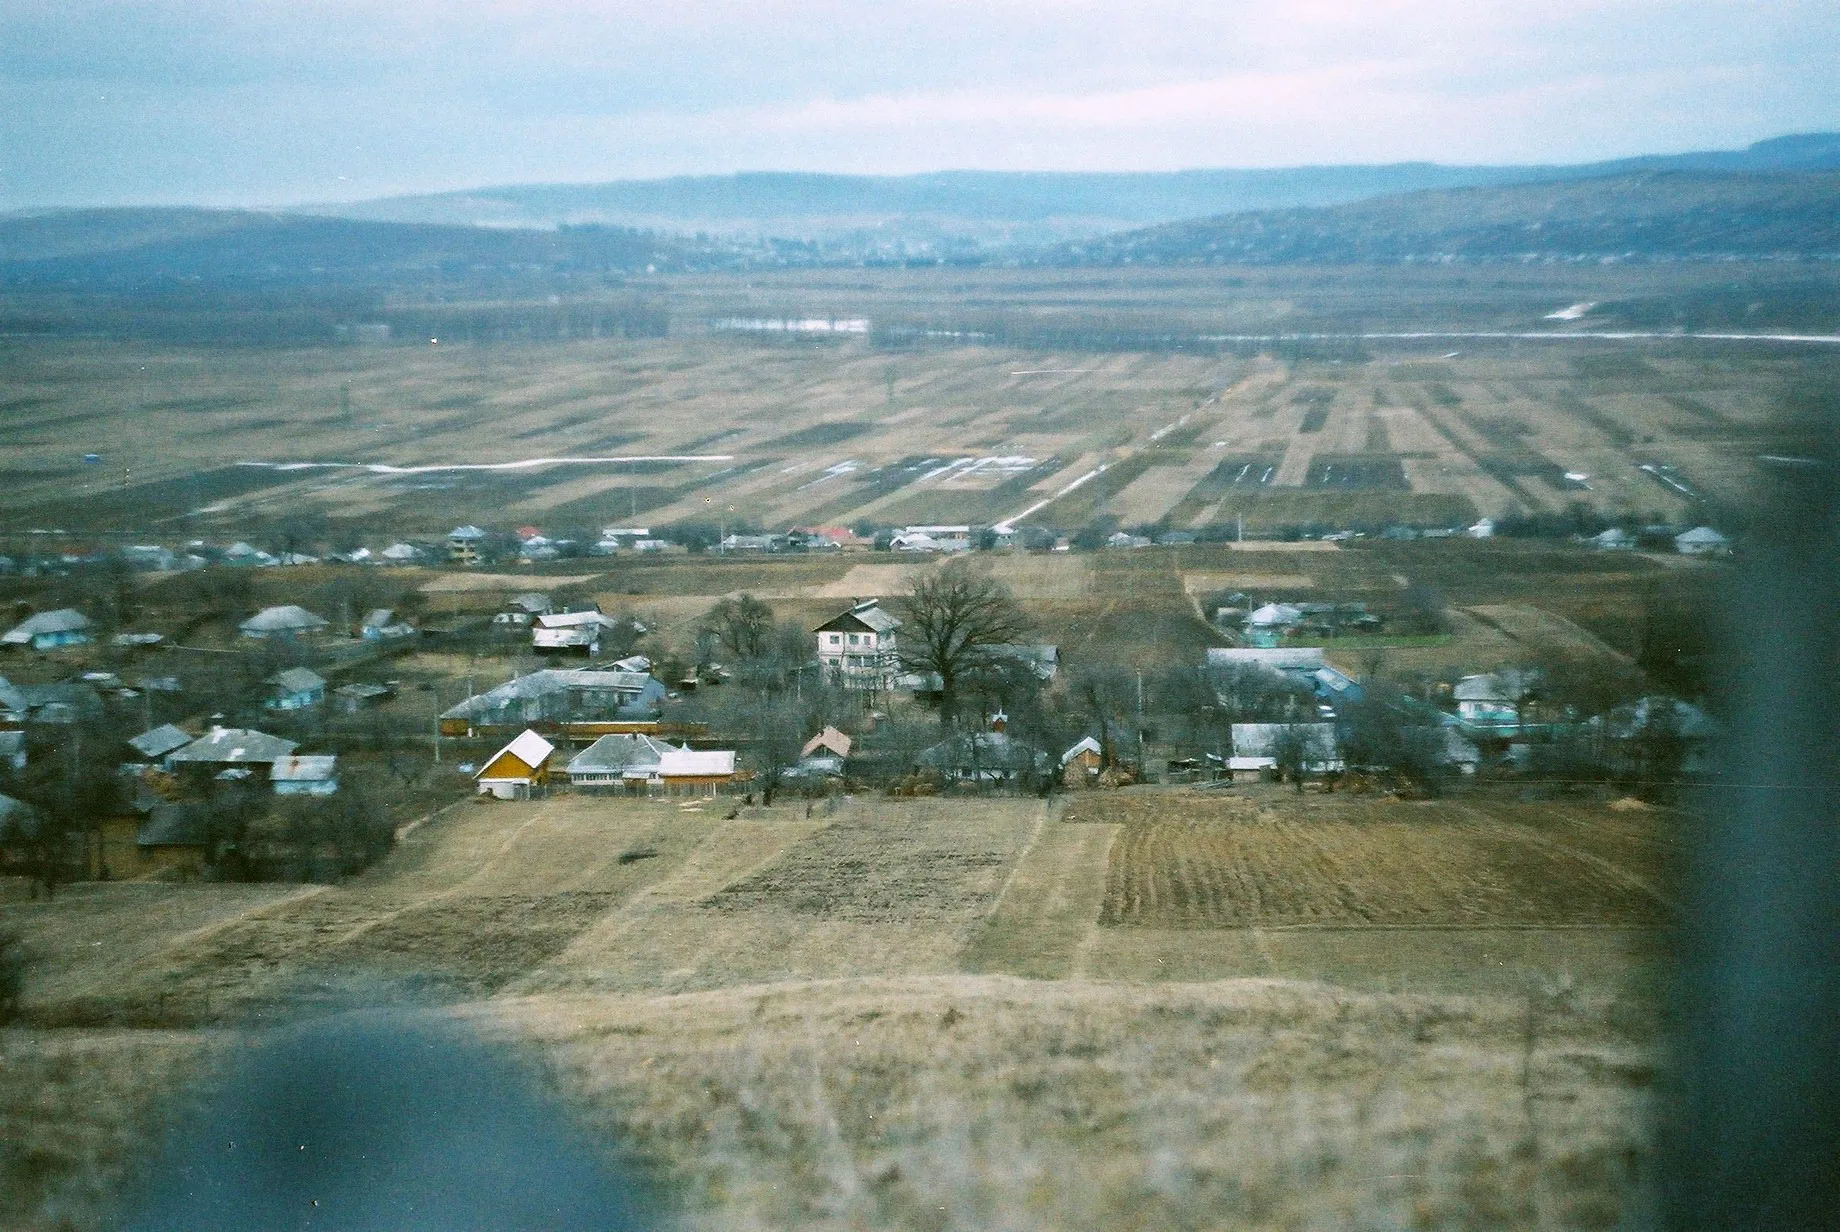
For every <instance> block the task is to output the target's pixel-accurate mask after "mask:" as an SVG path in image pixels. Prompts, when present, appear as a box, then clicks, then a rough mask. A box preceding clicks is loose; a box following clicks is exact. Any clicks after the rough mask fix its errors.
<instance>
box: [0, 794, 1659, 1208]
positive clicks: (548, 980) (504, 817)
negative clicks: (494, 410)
mask: <svg viewBox="0 0 1840 1232" xmlns="http://www.w3.org/2000/svg"><path fill="white" fill-rule="evenodd" d="M729 808H730V806H729V805H728V804H726V803H725V802H724V803H717V804H701V805H698V804H690V805H676V804H666V803H647V802H634V801H627V800H613V799H598V798H584V797H567V796H564V797H558V798H555V799H551V800H548V801H540V802H533V803H528V804H476V803H471V802H468V803H465V804H460V805H455V806H452V807H450V808H449V809H448V810H446V811H445V812H443V813H442V814H440V815H439V816H437V817H436V818H435V819H434V820H432V821H430V822H428V823H427V824H425V825H423V826H421V827H420V828H418V829H417V830H415V831H414V832H413V833H412V834H411V835H410V837H409V838H408V839H407V840H406V841H405V842H404V844H403V845H402V846H401V848H400V849H399V850H398V851H397V852H396V853H395V854H393V855H392V856H391V857H390V858H389V859H388V860H386V861H385V862H384V863H383V864H382V865H380V866H378V867H377V868H375V869H373V870H371V871H370V872H367V873H366V874H364V875H362V876H360V877H358V878H356V879H354V880H352V881H351V882H349V883H347V884H344V885H339V886H324V887H279V886H277V887H230V886H212V885H130V884H115V885H90V886H83V887H78V888H75V889H73V890H71V891H69V892H66V893H64V894H60V896H59V897H58V899H57V900H55V901H54V902H49V903H46V902H38V903H30V904H26V903H21V904H13V905H9V906H6V907H4V908H0V922H4V923H5V924H7V925H9V926H14V927H18V928H21V929H22V930H23V931H24V932H25V933H26V935H27V937H28V940H29V941H30V943H31V944H32V945H33V946H34V947H35V949H36V951H37V953H38V955H39V961H38V963H37V965H36V967H35V968H34V970H33V974H32V979H31V982H30V984H29V986H28V990H27V1000H26V1011H27V1022H28V1024H29V1025H27V1026H25V1027H16V1028H11V1029H8V1030H7V1031H5V1032H4V1033H0V1055H4V1057H5V1060H6V1064H7V1066H8V1069H9V1072H11V1073H14V1074H18V1075H22V1076H24V1077H26V1078H28V1079H29V1080H30V1081H31V1082H32V1083H33V1084H34V1085H33V1088H32V1089H33V1091H34V1094H33V1095H32V1096H31V1097H30V1098H26V1097H24V1096H21V1095H18V1094H15V1095H14V1096H12V1097H10V1098H9V1099H0V1140H3V1141H5V1142H6V1143H8V1147H7V1148H6V1150H5V1152H0V1168H3V1169H4V1182H5V1183H3V1184H0V1191H4V1192H5V1193H6V1194H7V1195H8V1197H7V1199H6V1202H7V1203H8V1205H6V1206H4V1207H0V1215H3V1216H4V1219H5V1220H6V1221H8V1222H11V1223H19V1224H31V1223H33V1222H34V1221H40V1222H42V1221H45V1220H47V1219H49V1218H53V1217H54V1216H55V1217H68V1218H69V1219H70V1220H71V1221H72V1223H73V1225H74V1226H77V1227H91V1226H98V1225H99V1224H100V1223H101V1221H103V1220H104V1219H105V1217H106V1216H107V1214H108V1212H109V1210H110V1209H111V1207H112V1204H113V1203H115V1202H117V1201H119V1200H120V1195H121V1194H122V1193H124V1192H127V1191H131V1189H132V1184H133V1178H134V1168H133V1163H134V1160H135V1159H136V1158H137V1157H138V1156H139V1155H141V1154H142V1153H143V1151H144V1144H145V1142H146V1141H147V1140H148V1138H149V1137H150V1136H152V1135H154V1134H156V1133H157V1132H158V1130H159V1126H160V1125H161V1124H162V1123H164V1122H163V1118H164V1117H166V1116H170V1115H173V1114H174V1110H175V1109H176V1108H179V1107H183V1106H184V1105H183V1103H182V1102H181V1103H178V1104H175V1103H173V1102H172V1097H173V1092H175V1091H176V1090H178V1089H180V1088H181V1086H184V1087H185V1088H186V1089H191V1090H203V1089H206V1088H204V1087H199V1086H198V1085H197V1083H196V1080H195V1078H194V1075H203V1074H208V1073H209V1072H212V1067H213V1065H214V1064H215V1062H214V1060H213V1058H223V1057H227V1056H229V1055H230V1054H231V1052H232V1051H233V1050H234V1049H235V1047H236V1041H237V1040H238V1039H240V1038H242V1036H243V1033H245V1032H247V1031H249V1030H251V1029H254V1028H258V1027H259V1026H260V1025H261V1024H264V1023H269V1022H278V1021H287V1020H290V1019H292V1018H293V1017H295V1016H297V1015H298V1014H300V1013H302V1012H307V1011H311V1010H313V1009H315V1008H316V1007H317V1008H322V1009H323V1008H336V1007H337V1006H340V1005H344V1004H351V1003H353V1002H361V1003H368V1002H371V1001H375V1000H377V999H379V998H382V999H386V1000H392V1001H403V1000H408V1001H410V1002H412V1003H413V1002H420V1003H424V1004H428V1003H432V1004H437V1005H444V1006H447V1007H449V1008H448V1009H447V1011H445V1012H449V1013H454V1014H458V1015H459V1016H460V1017H461V1018H462V1019H464V1020H465V1021H468V1022H471V1023H473V1024H475V1025H476V1026H478V1027H479V1029H480V1030H482V1031H484V1032H486V1033H487V1034H488V1035H490V1036H492V1037H494V1038H501V1039H504V1040H506V1041H508V1042H510V1043H512V1044H513V1045H515V1046H516V1047H519V1048H532V1049H534V1050H535V1052H534V1054H533V1055H535V1056H537V1057H539V1058H540V1059H541V1060H542V1062H543V1064H545V1065H547V1066H548V1067H549V1068H550V1070H551V1072H552V1073H553V1074H554V1075H555V1076H556V1084H555V1085H556V1089H557V1090H558V1091H559V1092H561V1093H562V1095H563V1098H564V1099H565V1102H567V1103H568V1104H570V1106H571V1107H573V1108H574V1109H575V1110H576V1112H577V1113H578V1114H579V1115H580V1116H582V1117H584V1118H585V1119H586V1120H587V1121H588V1123H589V1124H590V1125H593V1126H596V1127H599V1128H600V1129H601V1130H603V1131H605V1132H606V1133H608V1134H609V1135H610V1136H611V1137H610V1141H612V1140H614V1139H617V1140H618V1141H621V1142H623V1143H625V1144H627V1145H629V1146H631V1147H633V1148H635V1149H637V1150H638V1151H639V1152H640V1154H641V1155H642V1157H643V1158H645V1159H647V1160H649V1161H650V1162H651V1163H652V1164H654V1165H655V1166H657V1167H658V1168H660V1169H661V1170H662V1172H663V1174H664V1175H665V1176H666V1177H668V1178H669V1179H670V1183H671V1185H672V1186H673V1192H675V1193H677V1194H678V1195H679V1197H680V1201H681V1204H682V1206H683V1209H684V1211H685V1212H686V1217H687V1218H688V1219H690V1221H691V1223H692V1224H694V1225H696V1226H705V1225H706V1226H711V1227H717V1226H723V1227H727V1226H736V1225H737V1224H754V1225H757V1226H765V1227H780V1226H823V1227H829V1226H835V1227H840V1228H841V1227H871V1228H881V1227H887V1228H928V1229H940V1228H961V1227H962V1228H970V1227H988V1226H992V1225H993V1224H998V1223H1000V1224H1003V1225H1005V1226H1014V1227H1041V1228H1048V1227H1098V1226H1105V1225H1107V1224H1109V1223H1111V1222H1114V1221H1115V1220H1117V1219H1119V1218H1124V1217H1125V1215H1126V1213H1127V1212H1136V1214H1135V1215H1133V1216H1132V1218H1133V1219H1134V1221H1135V1222H1134V1226H1141V1227H1146V1228H1164V1227H1168V1228H1175V1227H1186V1226H1194V1225H1195V1224H1196V1223H1208V1222H1219V1221H1220V1220H1222V1219H1225V1220H1227V1221H1228V1222H1234V1223H1236V1224H1238V1225H1240V1226H1271V1227H1280V1226H1283V1227H1315V1226H1322V1227H1328V1226H1338V1225H1340V1224H1342V1223H1344V1222H1346V1220H1347V1219H1349V1218H1353V1217H1355V1213H1356V1212H1360V1217H1361V1218H1365V1219H1368V1220H1369V1221H1372V1220H1376V1219H1377V1220H1379V1221H1381V1222H1382V1223H1386V1222H1389V1221H1392V1222H1398V1223H1406V1224H1411V1225H1413V1226H1423V1227H1451V1228H1457V1227H1471V1226H1477V1221H1478V1220H1481V1221H1483V1222H1493V1223H1495V1224H1497V1225H1498V1226H1504V1227H1522V1226H1526V1227H1532V1226H1535V1225H1536V1223H1537V1224H1540V1225H1541V1226H1558V1227H1568V1228H1569V1227H1579V1228H1599V1227H1609V1226H1611V1225H1612V1224H1613V1223H1614V1222H1615V1221H1616V1219H1617V1218H1619V1217H1620V1216H1621V1214H1622V1212H1624V1211H1626V1210H1628V1209H1630V1207H1629V1204H1630V1203H1632V1202H1635V1203H1640V1202H1641V1201H1643V1198H1642V1197H1641V1195H1642V1193H1643V1186H1644V1184H1645V1183H1646V1182H1645V1178H1646V1175H1647V1173H1646V1169H1647V1168H1648V1167H1649V1166H1650V1162H1649V1161H1650V1158H1651V1157H1650V1155H1649V1147H1648V1145H1647V1139H1646V1132H1647V1131H1646V1129H1645V1125H1646V1120H1645V1118H1646V1117H1647V1115H1648V1113H1647V1108H1648V1100H1649V1094H1648V1087H1649V1084H1650V1082H1651V1080H1652V1076H1653V1074H1654V1067H1655V1065H1656V1060H1655V1049H1654V1034H1653V1033H1654V1010H1653V999H1652V994H1651V992H1650V980H1651V977H1652V973H1653V971H1654V970H1655V968H1654V963H1655V961H1656V959H1657V955H1658V953H1659V949H1658V941H1657V936H1658V934H1657V926H1658V924H1659V923H1660V921H1661V920H1662V919H1663V917H1664V915H1665V911H1666V907H1665V900H1666V894H1667V892H1668V890H1667V880H1666V877H1667V863H1668V860H1667V852H1668V850H1669V848H1668V840H1667V829H1668V823H1667V820H1666V818H1665V817H1664V816H1662V815H1658V814H1655V813H1644V812H1616V811H1612V810H1608V809H1605V808H1603V807H1602V806H1601V805H1581V804H1572V805H1560V804H1518V803H1506V802H1496V801H1491V800H1482V799H1465V800H1462V801H1450V802H1433V803H1431V804H1423V805H1421V804H1399V803H1395V802H1389V801H1384V800H1380V799H1375V798H1371V797H1359V798H1357V797H1348V796H1342V795H1337V796H1322V795H1318V794H1316V793H1310V794H1308V795H1305V796H1296V795H1294V794H1292V793H1290V792H1289V791H1288V789H1277V788H1263V787H1250V788H1244V789H1238V790H1236V792H1235V793H1234V794H1233V795H1232V796H1230V797H1228V798H1225V799H1222V798H1220V797H1218V796H1214V795H1208V794H1202V793H1196V792H1192V791H1187V790H1180V789H1137V790H1133V791H1130V792H1125V793H1107V794H1103V795H1100V794H1093V795H1080V796H1075V797H1071V798H1062V799H1060V800H1056V801H1053V802H1043V801H1039V800H1016V799H1007V800H1006V799H989V800H968V801H960V800H952V801H942V800H916V801H895V800H883V799H873V798H860V799H854V800H848V801H844V802H842V803H840V804H837V805H835V806H830V807H826V806H823V805H820V806H819V807H818V808H817V809H816V810H815V811H813V812H812V813H811V814H810V815H808V814H807V811H806V809H805V807H804V805H803V804H802V803H801V804H799V805H781V806H776V807H774V808H773V809H764V808H759V807H743V808H741V809H740V810H739V812H738V815H737V816H735V817H733V818H725V817H724V815H723V814H724V812H726V811H728V810H729ZM1529 1014H1536V1015H1537V1016H1538V1026H1537V1033H1536V1037H1535V1038H1534V1039H1533V1041H1532V1043H1531V1044H1529V1043H1528V1038H1527V1034H1526V1032H1527V1029H1528V1028H1527V1023H1528V1015H1529ZM72 1058H81V1059H80V1060H77V1059H72ZM1530 1083H1531V1084H1533V1088H1534V1089H1533V1090H1532V1091H1531V1092H1530V1089H1529V1086H1528V1084H1530ZM11 1089H12V1090H14V1091H15V1092H17V1091H18V1090H19V1088H18V1086H17V1085H16V1084H15V1085H12V1086H11ZM103 1090H107V1091H108V1095H107V1097H106V1098H103V1097H100V1095H99V1092H101V1091H103ZM1054 1178H1060V1179H1058V1180H1056V1179H1054ZM1069 1178H1077V1180H1072V1182H1071V1183H1068V1181H1069Z"/></svg>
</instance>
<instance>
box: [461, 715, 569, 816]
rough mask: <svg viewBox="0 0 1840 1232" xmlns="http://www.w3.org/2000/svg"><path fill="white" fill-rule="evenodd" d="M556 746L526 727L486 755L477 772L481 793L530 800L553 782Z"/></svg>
mask: <svg viewBox="0 0 1840 1232" xmlns="http://www.w3.org/2000/svg"><path fill="white" fill-rule="evenodd" d="M555 755H556V746H555V745H553V744H551V743H550V742H549V741H547V740H545V739H544V738H543V737H541V736H539V735H537V733H536V732H534V731H531V730H529V729H528V728H526V729H525V730H524V731H522V732H520V733H519V734H518V736H517V737H516V738H515V739H514V740H512V741H511V743H510V744H507V745H506V746H505V747H504V748H502V749H500V750H499V751H498V752H496V753H494V754H492V756H491V757H489V758H487V759H486V763H485V765H483V766H481V767H480V768H479V769H478V771H477V772H475V773H474V775H473V780H474V781H475V782H476V783H478V784H479V794H480V795H482V796H491V797H493V798H494V799H498V800H528V799H530V798H531V797H532V796H535V795H541V794H542V792H543V791H544V789H545V788H547V787H548V786H549V773H550V761H551V759H552V758H554V757H555Z"/></svg>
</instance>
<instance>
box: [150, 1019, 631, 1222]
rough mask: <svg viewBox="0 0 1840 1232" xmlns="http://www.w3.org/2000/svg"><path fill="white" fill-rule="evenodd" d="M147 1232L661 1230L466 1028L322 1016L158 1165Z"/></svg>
mask: <svg viewBox="0 0 1840 1232" xmlns="http://www.w3.org/2000/svg"><path fill="white" fill-rule="evenodd" d="M148 1175H149V1176H150V1178H151V1179H152V1183H151V1185H150V1186H149V1189H148V1191H147V1192H146V1193H145V1194H144V1195H143V1198H142V1201H141V1203H140V1204H139V1207H138V1209H137V1211H136V1213H135V1215H134V1216H133V1217H132V1218H130V1219H129V1220H128V1221H127V1222H126V1223H125V1224H124V1225H122V1226H123V1227H125V1228H127V1229H131V1230H132V1232H168V1230H170V1232H199V1230H201V1229H214V1230H216V1232H243V1230H248V1232H257V1230H258V1229H260V1230H263V1232H272V1230H278V1229H339V1230H341V1232H343V1230H348V1229H367V1230H368V1229H376V1230H377V1232H385V1230H407V1229H426V1230H428V1232H461V1230H472V1229H478V1230H479V1232H487V1230H492V1232H508V1230H512V1229H556V1230H558V1232H560V1230H562V1229H569V1230H571V1232H572V1230H575V1229H596V1230H597V1232H598V1230H603V1229H604V1230H608V1232H615V1230H620V1229H638V1228H649V1227H654V1226H656V1224H657V1220H656V1218H655V1217H654V1216H653V1211H654V1207H653V1204H652V1202H651V1200H650V1198H649V1196H648V1195H647V1194H646V1193H644V1192H643V1189H642V1186H641V1184H640V1183H639V1181H638V1178H637V1176H636V1174H634V1173H632V1172H625V1173H622V1171H621V1170H620V1169H619V1168H618V1166H617V1165H613V1164H610V1163H608V1162H607V1160H606V1159H605V1158H604V1156H603V1155H602V1153H600V1152H598V1151H596V1150H595V1149H594V1147H593V1145H592V1144H591V1143H590V1142H588V1140H587V1139H586V1138H585V1137H584V1136H582V1135H578V1134H575V1133H573V1132H571V1128H570V1122H569V1120H568V1118H567V1117H566V1116H565V1115H563V1114H562V1113H561V1112H560V1111H559V1110H558V1109H557V1108H555V1107H554V1106H553V1105H551V1104H550V1103H549V1102H548V1101H546V1100H544V1099H543V1098H542V1097H541V1096H540V1095H539V1094H537V1093H536V1091H535V1090H534V1088H533V1086H532V1084H531V1083H530V1081H529V1080H528V1076H527V1075H525V1074H524V1073H522V1072H520V1071H519V1069H518V1068H517V1067H516V1066H515V1065H513V1064H511V1063H510V1062H508V1061H507V1060H506V1059H505V1058H504V1057H503V1056H501V1055H499V1054H498V1053H495V1052H494V1051H493V1050H492V1049H490V1048H488V1047H487V1046H486V1045H484V1044H483V1043H481V1042H480V1041H478V1040H477V1039H475V1038H472V1037H470V1036H468V1035H467V1034H465V1033H464V1032H463V1031H462V1030H461V1029H460V1028H459V1027H457V1026H454V1025H452V1024H449V1023H443V1022H441V1021H439V1020H436V1019H432V1018H428V1017H421V1016H414V1015H410V1014H406V1013H382V1012H380V1013H368V1014H359V1015H346V1016H343V1017H338V1018H332V1019H326V1020H322V1021H320V1022H316V1023H311V1024H308V1025H305V1026H302V1027H298V1028H295V1029H292V1030H288V1031H285V1032H282V1033H279V1034H278V1035H276V1036H275V1037H273V1038H271V1039H269V1040H267V1041H265V1042H263V1043H262V1044H260V1045H259V1046H258V1047H257V1048H255V1049H254V1050H253V1051H252V1052H251V1054H250V1055H249V1056H248V1057H247V1058H246V1059H245V1061H244V1062H243V1063H242V1064H241V1065H240V1066H239V1067H238V1070H237V1072H236V1073H234V1074H232V1075H231V1076H230V1078H229V1080H228V1081H226V1082H225V1083H224V1084H223V1086H222V1087H221V1091H220V1094H218V1095H217V1096H216V1097H214V1098H213V1099H212V1100H211V1101H210V1102H209V1103H208V1104H207V1105H206V1106H205V1108H204V1109H203V1110H202V1113H201V1115H199V1116H198V1117H196V1118H195V1119H193V1120H192V1121H191V1122H190V1123H188V1124H187V1125H186V1126H184V1127H183V1128H182V1129H181V1130H180V1131H179V1133H178V1134H177V1135H176V1136H175V1138H174V1140H173V1141H172V1142H171V1143H170V1144H169V1147H168V1150H167V1152H166V1154H165V1155H164V1156H163V1157H162V1158H161V1159H160V1160H158V1161H157V1162H156V1164H155V1166H154V1167H152V1168H151V1169H149V1171H148Z"/></svg>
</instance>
